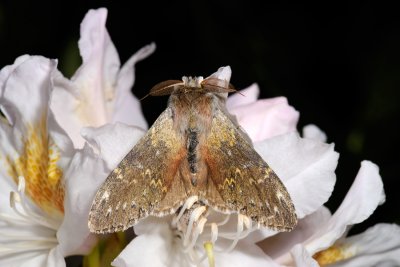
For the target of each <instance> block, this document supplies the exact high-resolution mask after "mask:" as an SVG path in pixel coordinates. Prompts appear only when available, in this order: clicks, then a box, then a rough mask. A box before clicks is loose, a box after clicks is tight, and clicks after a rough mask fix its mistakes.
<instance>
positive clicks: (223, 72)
mask: <svg viewBox="0 0 400 267" xmlns="http://www.w3.org/2000/svg"><path fill="white" fill-rule="evenodd" d="M231 75H232V69H231V67H230V66H226V67H221V68H219V69H218V70H217V71H216V72H214V73H213V74H211V75H210V76H208V77H207V78H217V79H220V80H225V81H230V79H231ZM207 78H206V79H207Z"/></svg>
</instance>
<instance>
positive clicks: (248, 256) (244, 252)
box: [215, 242, 280, 267]
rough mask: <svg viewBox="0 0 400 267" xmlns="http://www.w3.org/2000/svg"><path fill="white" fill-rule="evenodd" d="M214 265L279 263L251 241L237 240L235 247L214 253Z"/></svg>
mask: <svg viewBox="0 0 400 267" xmlns="http://www.w3.org/2000/svg"><path fill="white" fill-rule="evenodd" d="M215 266H221V267H241V266H252V267H257V266H259V267H265V266H271V267H272V266H275V267H279V266H280V265H279V264H277V263H275V262H274V261H273V260H272V259H271V258H269V257H268V256H267V255H266V254H265V253H264V252H263V251H262V250H261V249H260V248H259V247H258V246H256V245H255V244H252V243H247V242H239V243H238V244H237V245H236V247H235V249H234V250H232V251H231V252H229V253H227V252H225V253H218V252H216V253H215Z"/></svg>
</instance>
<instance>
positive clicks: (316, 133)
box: [303, 124, 327, 143]
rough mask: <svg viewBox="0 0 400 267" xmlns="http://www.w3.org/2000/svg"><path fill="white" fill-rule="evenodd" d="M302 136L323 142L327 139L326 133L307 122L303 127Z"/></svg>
mask: <svg viewBox="0 0 400 267" xmlns="http://www.w3.org/2000/svg"><path fill="white" fill-rule="evenodd" d="M303 137H304V138H308V139H314V140H317V141H320V142H324V143H325V142H326V140H327V137H326V134H325V133H324V132H323V131H322V130H321V129H320V128H318V127H317V126H316V125H314V124H308V125H306V126H304V127H303Z"/></svg>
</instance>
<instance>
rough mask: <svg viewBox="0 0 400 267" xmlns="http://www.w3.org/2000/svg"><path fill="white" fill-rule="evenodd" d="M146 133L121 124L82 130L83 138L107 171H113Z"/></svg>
mask: <svg viewBox="0 0 400 267" xmlns="http://www.w3.org/2000/svg"><path fill="white" fill-rule="evenodd" d="M145 133H146V132H145V131H144V130H142V129H141V128H138V127H135V126H128V125H126V124H123V123H114V124H106V125H104V126H101V127H98V128H93V127H86V128H83V129H82V131H81V134H82V136H83V138H85V140H86V141H87V142H88V143H89V144H90V145H91V146H92V147H93V148H94V149H95V150H96V152H98V153H99V155H100V157H101V158H102V159H103V160H104V161H105V162H106V164H107V167H108V169H109V170H110V171H111V170H113V169H114V168H115V167H116V166H117V165H118V163H119V162H120V161H121V160H122V159H123V157H124V156H125V155H126V154H128V152H129V151H130V150H131V149H132V148H133V147H134V145H135V144H136V143H137V142H138V141H139V140H140V138H142V137H143V135H144V134H145Z"/></svg>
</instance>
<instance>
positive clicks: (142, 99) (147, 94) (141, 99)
mask: <svg viewBox="0 0 400 267" xmlns="http://www.w3.org/2000/svg"><path fill="white" fill-rule="evenodd" d="M149 95H150V94H147V95H145V96H144V97H142V98H140V99H139V101H142V100H143V99H145V98H146V97H148V96H149Z"/></svg>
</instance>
